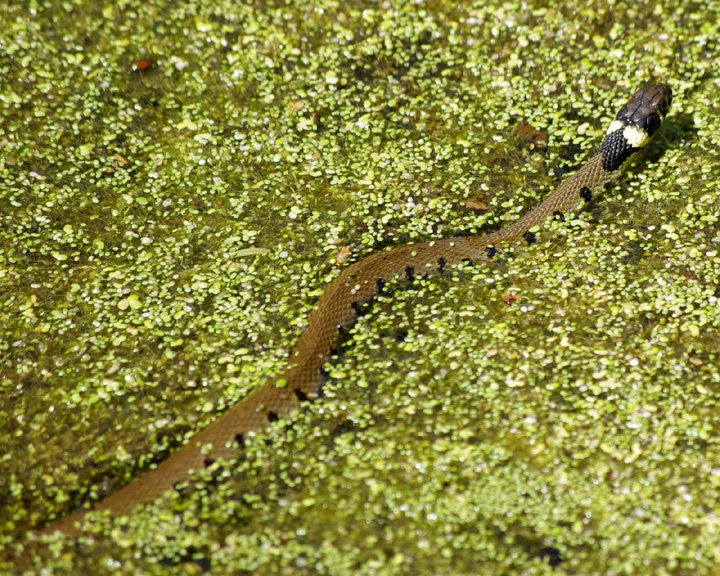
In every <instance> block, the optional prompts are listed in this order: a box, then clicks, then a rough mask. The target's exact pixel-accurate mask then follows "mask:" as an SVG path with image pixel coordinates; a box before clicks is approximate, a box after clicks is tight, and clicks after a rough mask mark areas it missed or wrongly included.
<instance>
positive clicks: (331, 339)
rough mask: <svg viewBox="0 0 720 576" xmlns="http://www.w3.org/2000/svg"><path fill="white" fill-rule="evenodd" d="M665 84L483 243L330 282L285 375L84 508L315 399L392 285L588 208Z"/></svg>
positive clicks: (658, 109) (407, 253) (112, 501)
mask: <svg viewBox="0 0 720 576" xmlns="http://www.w3.org/2000/svg"><path fill="white" fill-rule="evenodd" d="M671 94H672V93H671V90H670V88H669V87H668V86H666V85H664V84H655V85H649V86H646V87H644V88H642V89H641V90H639V91H638V92H637V93H636V94H635V95H634V96H632V98H631V99H630V100H629V101H628V103H627V104H626V105H625V106H624V107H623V108H622V109H621V110H620V112H619V113H618V115H617V116H616V118H615V120H614V121H613V122H612V123H611V124H610V127H609V129H608V131H607V134H606V136H605V138H604V139H603V142H602V145H601V146H600V148H599V149H598V151H597V152H596V153H595V155H593V156H592V157H591V158H590V160H588V162H587V163H585V164H584V165H583V166H582V167H581V168H580V169H579V170H578V171H577V172H576V173H575V174H574V175H573V176H571V177H570V178H569V179H568V180H566V181H565V182H564V183H563V184H562V185H561V186H560V187H559V188H558V189H557V190H555V191H554V192H553V193H552V194H551V195H550V196H548V198H547V199H546V200H545V201H543V202H542V203H541V204H540V205H539V206H538V207H537V208H535V209H534V210H532V211H531V212H529V213H528V214H527V215H525V216H523V217H522V218H520V219H519V220H517V221H515V222H513V223H512V224H510V225H508V226H506V227H504V228H502V229H500V230H498V231H496V232H493V233H491V234H487V235H485V236H471V237H462V238H448V239H443V240H432V241H429V242H423V243H420V244H413V245H409V246H400V247H397V248H394V249H392V250H389V251H384V252H379V253H377V254H373V255H371V256H369V257H367V258H364V259H363V260H360V261H359V262H356V263H354V264H352V265H351V266H348V267H347V268H345V269H344V270H343V271H342V272H341V274H340V275H339V276H338V277H337V278H336V279H335V280H333V281H332V282H330V283H329V284H328V286H327V287H326V288H325V290H324V292H323V293H322V295H321V297H320V299H319V300H318V303H317V306H316V308H315V309H314V311H313V312H312V313H311V314H310V316H309V322H308V326H307V328H306V329H305V331H304V332H303V333H302V335H301V336H300V338H299V340H298V343H297V346H296V347H295V350H294V352H293V353H292V355H291V358H290V361H289V366H288V368H287V369H286V370H285V372H284V373H283V374H281V375H279V376H277V377H276V378H274V379H272V380H270V381H268V382H267V383H265V384H264V385H263V386H261V387H260V388H258V389H257V390H256V391H254V392H253V393H251V394H250V395H249V396H248V397H247V398H246V399H245V400H243V401H242V402H240V403H239V404H237V405H236V406H234V407H232V408H230V409H229V410H228V411H227V412H226V413H225V414H223V415H222V416H220V417H219V418H218V419H217V420H215V421H214V422H213V423H212V424H210V425H209V426H207V427H206V428H204V429H202V430H201V431H199V432H198V433H197V434H196V435H195V436H193V437H192V438H191V439H190V440H189V441H188V442H187V444H185V445H184V446H183V447H182V448H180V449H179V450H177V451H176V452H174V453H173V454H171V455H170V456H169V457H168V458H167V459H166V460H164V461H163V462H161V463H160V464H159V465H158V466H157V468H155V469H153V470H150V471H148V472H146V473H145V474H144V475H142V476H140V478H138V479H137V480H135V481H134V482H132V483H130V484H128V485H127V486H125V487H124V488H122V489H121V490H118V491H117V492H115V493H114V494H111V495H110V496H108V497H106V498H104V499H103V500H101V501H100V502H98V503H97V504H95V506H94V507H93V508H92V510H97V511H102V510H105V511H108V512H109V513H110V514H112V515H116V516H121V515H129V514H131V513H132V511H133V510H134V509H135V508H136V507H137V506H140V505H142V504H146V503H149V502H154V501H157V500H160V499H161V498H162V497H163V495H164V494H165V493H166V492H168V491H170V490H172V489H173V487H174V486H175V485H176V484H178V483H180V482H184V481H187V480H188V479H189V478H190V475H191V473H192V471H198V470H201V469H203V468H204V467H206V466H208V465H209V464H210V463H211V462H214V461H215V460H217V459H219V458H229V457H231V456H233V455H235V454H236V453H237V451H238V449H239V448H242V445H243V436H244V435H246V434H247V433H249V432H253V431H258V430H262V429H263V428H266V427H267V426H268V425H269V424H270V423H271V422H273V421H275V420H278V419H281V418H287V417H288V416H290V414H291V413H292V412H293V411H295V410H296V409H297V408H298V407H299V405H300V403H301V402H303V401H305V400H309V399H313V398H315V397H316V396H317V395H318V392H319V388H320V385H321V383H322V379H323V371H322V367H323V364H324V363H325V362H326V360H327V359H328V357H329V355H330V353H331V352H332V350H333V349H334V348H335V347H336V346H337V345H338V342H339V340H340V336H341V333H342V331H343V329H346V328H348V327H349V326H351V325H352V324H353V323H354V322H355V320H356V319H357V317H358V314H359V312H360V307H361V306H362V305H363V304H366V303H367V302H369V301H370V300H371V299H372V298H373V297H374V296H376V295H377V294H378V293H379V292H380V291H381V290H382V289H383V286H384V285H385V284H386V283H388V282H390V281H392V280H395V279H398V278H400V279H402V278H407V279H408V280H412V279H413V277H415V276H425V275H430V274H438V273H442V272H443V271H444V270H445V269H446V268H448V267H451V266H453V265H454V264H458V263H460V262H463V261H470V262H473V263H477V262H481V261H488V260H491V259H492V258H493V257H495V255H496V253H497V252H498V251H499V250H500V249H501V248H502V245H504V244H505V243H510V242H515V241H525V242H527V243H532V242H533V241H534V240H535V238H534V232H535V231H536V230H537V229H538V228H539V227H540V226H542V225H543V224H544V223H545V222H546V221H547V220H548V219H549V218H559V219H563V218H564V216H563V214H564V213H565V212H567V211H572V210H575V209H576V208H578V207H579V206H581V205H582V204H583V202H589V201H590V200H591V199H592V198H594V197H595V196H596V195H597V194H598V193H600V192H601V191H602V188H603V186H604V185H605V184H606V183H607V182H609V181H610V180H611V179H613V178H614V177H615V176H616V175H617V174H619V173H620V171H621V168H622V166H623V165H624V164H625V163H626V162H627V160H628V159H629V158H630V157H631V156H632V154H633V153H634V152H636V151H637V150H639V149H640V148H642V147H643V146H645V145H646V144H647V143H648V142H649V140H650V139H651V138H652V136H653V135H654V134H655V132H656V131H657V129H658V128H659V127H660V125H661V124H662V122H663V120H664V119H665V115H666V114H667V112H668V110H669V107H670V103H671V100H672V96H671ZM88 511H89V510H88V509H85V510H81V511H79V512H76V513H74V514H71V515H69V516H66V517H64V518H61V519H60V520H59V521H56V522H54V523H52V524H50V525H49V526H48V527H46V528H45V529H44V530H43V531H42V532H40V534H50V533H53V532H56V531H61V532H63V533H65V534H67V535H72V536H77V535H80V534H81V533H82V520H83V519H84V516H85V515H86V514H87V512H88Z"/></svg>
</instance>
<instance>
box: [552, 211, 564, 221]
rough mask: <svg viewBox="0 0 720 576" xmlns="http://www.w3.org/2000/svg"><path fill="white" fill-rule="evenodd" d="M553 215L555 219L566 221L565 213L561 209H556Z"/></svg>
mask: <svg viewBox="0 0 720 576" xmlns="http://www.w3.org/2000/svg"><path fill="white" fill-rule="evenodd" d="M552 217H553V220H559V221H560V222H565V214H563V213H562V212H560V210H555V212H553V215H552Z"/></svg>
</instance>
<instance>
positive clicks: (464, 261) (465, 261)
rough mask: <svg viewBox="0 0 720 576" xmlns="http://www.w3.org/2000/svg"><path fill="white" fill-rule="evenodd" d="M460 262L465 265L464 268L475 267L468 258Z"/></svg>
mask: <svg viewBox="0 0 720 576" xmlns="http://www.w3.org/2000/svg"><path fill="white" fill-rule="evenodd" d="M461 262H462V263H463V264H465V266H475V262H473V261H472V260H471V259H470V258H463V259H462V260H461Z"/></svg>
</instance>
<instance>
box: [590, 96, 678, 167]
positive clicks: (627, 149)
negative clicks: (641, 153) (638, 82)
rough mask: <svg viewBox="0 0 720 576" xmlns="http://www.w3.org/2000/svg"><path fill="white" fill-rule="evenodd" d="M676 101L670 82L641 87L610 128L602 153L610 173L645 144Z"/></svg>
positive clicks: (603, 162)
mask: <svg viewBox="0 0 720 576" xmlns="http://www.w3.org/2000/svg"><path fill="white" fill-rule="evenodd" d="M671 102H672V90H670V86H667V85H666V84H652V85H650V86H645V87H644V88H641V89H640V90H638V91H637V92H636V93H635V94H634V96H633V97H632V98H630V100H629V101H628V103H627V104H625V106H623V107H622V109H621V110H620V112H618V114H617V116H615V120H613V121H612V123H611V124H610V127H609V128H608V131H607V135H606V136H605V139H604V140H603V143H602V146H600V150H598V154H602V166H603V169H604V170H605V171H606V172H608V173H613V172H615V171H617V170H619V169H620V167H621V166H622V165H623V163H625V162H626V161H627V160H628V159H629V158H630V157H631V156H632V155H633V154H634V153H635V152H637V151H638V150H639V149H640V148H642V147H643V146H645V145H646V144H647V143H648V142H650V139H651V138H652V137H653V135H654V134H655V132H657V131H658V128H660V126H661V125H662V123H663V120H665V116H666V114H667V113H668V110H670V103H671Z"/></svg>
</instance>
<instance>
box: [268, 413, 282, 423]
mask: <svg viewBox="0 0 720 576" xmlns="http://www.w3.org/2000/svg"><path fill="white" fill-rule="evenodd" d="M267 419H268V420H269V421H270V422H277V421H278V420H280V418H278V415H277V414H275V412H268V413H267Z"/></svg>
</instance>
